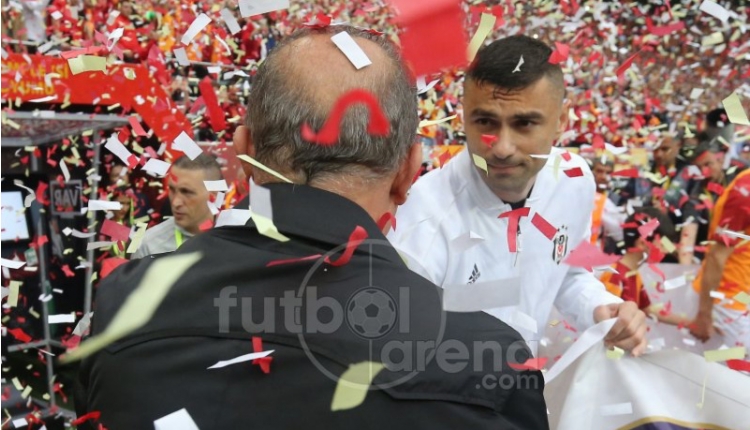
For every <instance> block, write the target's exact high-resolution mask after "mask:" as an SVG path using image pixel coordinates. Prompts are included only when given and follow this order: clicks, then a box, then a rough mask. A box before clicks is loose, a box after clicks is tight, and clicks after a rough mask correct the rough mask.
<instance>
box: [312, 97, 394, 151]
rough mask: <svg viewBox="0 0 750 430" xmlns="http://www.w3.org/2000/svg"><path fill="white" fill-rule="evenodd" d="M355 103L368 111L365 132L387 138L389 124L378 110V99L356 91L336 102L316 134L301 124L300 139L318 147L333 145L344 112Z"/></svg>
mask: <svg viewBox="0 0 750 430" xmlns="http://www.w3.org/2000/svg"><path fill="white" fill-rule="evenodd" d="M356 103H362V104H364V105H365V106H367V108H368V109H369V111H370V123H369V124H368V125H367V132H368V133H369V134H371V135H374V136H387V135H388V133H389V132H390V123H389V122H388V118H387V117H386V116H385V114H384V113H383V111H382V110H381V109H380V105H379V103H378V99H377V98H376V97H375V96H374V95H373V94H372V93H370V92H369V91H367V90H362V89H356V90H352V91H349V92H348V93H346V94H344V95H343V96H341V97H340V98H339V99H338V100H337V101H336V104H335V105H334V106H333V109H332V111H331V114H330V115H329V116H328V120H326V123H325V124H324V125H323V128H321V129H320V131H318V133H315V132H314V131H313V129H312V128H311V127H310V125H309V124H307V123H305V124H302V138H303V139H305V140H306V141H308V142H313V143H317V144H318V145H333V144H335V143H336V142H337V141H338V139H339V127H340V126H341V121H342V120H343V119H344V115H345V114H346V110H347V109H348V108H349V107H350V106H351V105H353V104H356Z"/></svg>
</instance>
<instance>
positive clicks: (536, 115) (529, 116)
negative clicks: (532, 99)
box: [513, 111, 544, 121]
mask: <svg viewBox="0 0 750 430" xmlns="http://www.w3.org/2000/svg"><path fill="white" fill-rule="evenodd" d="M513 119H515V120H517V121H518V120H525V121H540V120H543V119H544V114H543V113H541V112H537V111H530V112H520V113H517V114H515V115H513Z"/></svg>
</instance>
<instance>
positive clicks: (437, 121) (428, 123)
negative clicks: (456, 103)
mask: <svg viewBox="0 0 750 430" xmlns="http://www.w3.org/2000/svg"><path fill="white" fill-rule="evenodd" d="M455 117H456V115H451V116H447V117H445V118H441V119H435V120H432V121H420V122H419V128H422V127H430V126H433V125H437V124H440V123H443V122H448V121H450V120H452V119H454V118H455Z"/></svg>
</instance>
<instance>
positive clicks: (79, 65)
mask: <svg viewBox="0 0 750 430" xmlns="http://www.w3.org/2000/svg"><path fill="white" fill-rule="evenodd" d="M68 67H70V73H71V74H73V75H77V74H79V73H84V72H106V71H107V59H106V58H105V57H97V56H94V55H79V56H78V57H74V58H70V59H68Z"/></svg>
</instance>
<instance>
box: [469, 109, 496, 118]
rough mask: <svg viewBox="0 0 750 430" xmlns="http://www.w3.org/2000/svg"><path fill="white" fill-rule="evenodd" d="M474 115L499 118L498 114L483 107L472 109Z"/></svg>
mask: <svg viewBox="0 0 750 430" xmlns="http://www.w3.org/2000/svg"><path fill="white" fill-rule="evenodd" d="M471 116H472V117H480V116H481V117H489V118H498V116H497V114H496V113H495V112H493V111H491V110H487V109H482V108H476V109H474V110H472V111H471Z"/></svg>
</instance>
